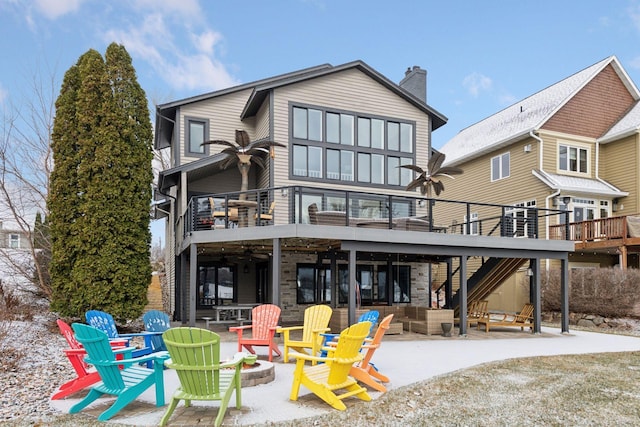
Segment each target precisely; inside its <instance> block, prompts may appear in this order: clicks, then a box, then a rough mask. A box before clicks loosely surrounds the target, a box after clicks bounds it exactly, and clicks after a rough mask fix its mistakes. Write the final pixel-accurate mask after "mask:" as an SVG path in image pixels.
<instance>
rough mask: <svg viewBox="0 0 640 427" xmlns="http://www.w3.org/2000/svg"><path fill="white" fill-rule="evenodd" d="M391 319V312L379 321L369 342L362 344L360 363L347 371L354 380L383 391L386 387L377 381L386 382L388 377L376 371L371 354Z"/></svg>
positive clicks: (376, 347)
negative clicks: (363, 352)
mask: <svg viewBox="0 0 640 427" xmlns="http://www.w3.org/2000/svg"><path fill="white" fill-rule="evenodd" d="M391 320H393V314H390V315H388V316H387V317H385V318H384V319H382V322H380V326H378V329H377V330H376V333H375V335H374V336H373V340H372V341H371V343H367V342H366V341H365V344H364V345H363V346H362V349H363V350H366V353H365V355H364V359H362V361H361V362H360V363H357V364H355V365H353V366H352V367H351V370H350V371H349V375H351V376H352V377H353V378H355V379H356V380H358V381H360V382H362V383H365V384H366V385H368V386H369V387H371V388H373V389H376V390H378V391H381V392H383V393H384V392H385V391H387V388H386V387H385V386H384V385H382V384H380V383H379V382H378V381H381V382H383V383H388V382H389V378H388V377H387V376H385V375H382V374H381V373H380V372H378V369H377V368H376V367H375V366H373V365H372V364H371V358H372V357H373V354H374V353H375V352H376V350H377V349H378V347H380V343H381V342H382V337H383V336H384V334H385V332H387V330H388V329H389V325H391Z"/></svg>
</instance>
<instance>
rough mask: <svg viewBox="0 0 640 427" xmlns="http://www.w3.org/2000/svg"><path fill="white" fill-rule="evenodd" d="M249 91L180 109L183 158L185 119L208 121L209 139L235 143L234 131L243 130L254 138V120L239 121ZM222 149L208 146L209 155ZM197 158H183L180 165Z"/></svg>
mask: <svg viewBox="0 0 640 427" xmlns="http://www.w3.org/2000/svg"><path fill="white" fill-rule="evenodd" d="M250 95H251V90H250V89H248V90H244V91H239V92H234V93H230V94H228V95H222V96H217V97H213V98H210V99H208V100H203V101H200V102H196V103H193V104H187V105H184V106H182V107H180V153H181V156H184V152H185V150H184V146H185V143H186V141H185V128H184V127H185V117H197V118H204V119H209V138H210V139H224V140H227V141H231V142H233V141H235V139H236V136H235V132H236V129H243V130H246V131H247V132H248V133H249V136H250V137H251V139H252V140H253V139H254V137H255V129H254V125H253V122H254V119H251V120H249V121H248V122H243V121H241V120H240V114H241V113H242V110H243V109H244V106H245V104H246V102H247V99H248V98H249V96H250ZM223 148H224V147H222V146H216V145H211V146H209V150H210V151H209V152H210V154H215V153H218V152H220V151H221V150H222V149H223ZM194 160H198V158H193V157H184V158H182V164H185V163H190V162H192V161H194Z"/></svg>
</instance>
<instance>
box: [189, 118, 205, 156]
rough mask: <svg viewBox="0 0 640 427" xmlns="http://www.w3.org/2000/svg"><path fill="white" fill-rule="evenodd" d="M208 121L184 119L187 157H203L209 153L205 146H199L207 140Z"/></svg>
mask: <svg viewBox="0 0 640 427" xmlns="http://www.w3.org/2000/svg"><path fill="white" fill-rule="evenodd" d="M208 136H209V120H207V119H197V118H191V117H185V141H186V142H187V143H186V153H185V154H186V155H187V156H194V155H196V156H204V155H207V154H208V153H209V148H208V147H207V146H204V145H201V144H202V143H203V142H204V141H207V140H208V139H209V137H208Z"/></svg>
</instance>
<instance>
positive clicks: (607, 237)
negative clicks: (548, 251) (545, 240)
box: [549, 214, 640, 268]
mask: <svg viewBox="0 0 640 427" xmlns="http://www.w3.org/2000/svg"><path fill="white" fill-rule="evenodd" d="M629 217H633V218H634V219H635V218H639V217H640V214H633V215H622V216H615V217H610V218H601V219H593V220H588V221H579V222H572V223H569V224H558V225H552V226H550V227H549V239H551V240H567V237H568V240H572V241H573V242H574V243H575V250H576V251H585V250H586V251H594V252H598V251H606V250H609V249H615V250H617V251H618V253H619V254H620V258H621V260H622V261H621V266H622V268H626V260H627V254H628V253H638V252H640V237H636V235H637V233H636V232H635V231H634V230H631V229H630V227H629V220H628V218H629Z"/></svg>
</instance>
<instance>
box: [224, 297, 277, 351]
mask: <svg viewBox="0 0 640 427" xmlns="http://www.w3.org/2000/svg"><path fill="white" fill-rule="evenodd" d="M279 319H280V307H278V306H277V305H274V304H262V305H259V306H257V307H254V308H253V310H251V325H244V326H232V327H231V328H229V332H236V333H237V334H238V352H241V351H242V347H243V346H244V348H246V349H247V350H248V351H249V353H251V354H256V352H255V351H254V349H253V346H263V347H268V348H269V362H271V360H272V359H273V353H274V352H275V353H276V354H277V355H278V356H281V355H282V353H280V349H279V348H278V344H276V342H275V341H274V337H275V335H276V329H278V328H279V326H278V320H279ZM248 330H251V336H250V337H247V336H243V334H242V333H243V331H248Z"/></svg>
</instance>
